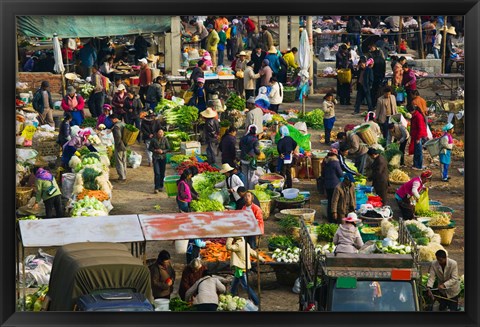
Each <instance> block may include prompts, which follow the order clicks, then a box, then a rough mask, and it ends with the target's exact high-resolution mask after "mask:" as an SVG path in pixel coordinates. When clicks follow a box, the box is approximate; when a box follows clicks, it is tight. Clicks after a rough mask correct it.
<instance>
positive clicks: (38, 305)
mask: <svg viewBox="0 0 480 327" xmlns="http://www.w3.org/2000/svg"><path fill="white" fill-rule="evenodd" d="M47 293H48V285H41V286H40V289H39V290H38V291H36V292H35V293H33V294H28V295H26V296H25V307H24V308H23V309H24V310H25V311H36V312H38V311H40V310H41V309H42V304H43V301H44V300H45V295H47ZM18 305H19V306H20V307H23V298H21V299H19V300H18Z"/></svg>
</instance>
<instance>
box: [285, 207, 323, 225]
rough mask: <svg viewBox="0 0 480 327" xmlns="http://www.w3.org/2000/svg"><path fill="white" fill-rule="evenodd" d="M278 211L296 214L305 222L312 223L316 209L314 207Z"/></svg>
mask: <svg viewBox="0 0 480 327" xmlns="http://www.w3.org/2000/svg"><path fill="white" fill-rule="evenodd" d="M280 213H283V214H285V215H292V216H297V217H301V218H303V220H304V221H305V223H307V224H312V223H313V221H314V220H315V213H316V211H315V210H314V209H303V208H302V209H285V210H282V211H280Z"/></svg>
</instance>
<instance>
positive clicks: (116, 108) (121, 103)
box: [112, 84, 127, 121]
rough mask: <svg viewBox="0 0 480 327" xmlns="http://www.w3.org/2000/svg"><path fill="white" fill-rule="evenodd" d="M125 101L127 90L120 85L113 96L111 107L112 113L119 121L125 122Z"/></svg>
mask: <svg viewBox="0 0 480 327" xmlns="http://www.w3.org/2000/svg"><path fill="white" fill-rule="evenodd" d="M126 99H127V89H126V88H125V85H123V84H120V85H119V86H118V88H117V93H115V95H114V96H113V99H112V106H113V113H114V114H116V115H118V116H119V117H120V120H123V121H126V113H127V112H126V111H125V108H124V107H125V100H126Z"/></svg>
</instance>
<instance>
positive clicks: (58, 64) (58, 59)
mask: <svg viewBox="0 0 480 327" xmlns="http://www.w3.org/2000/svg"><path fill="white" fill-rule="evenodd" d="M53 56H54V58H55V66H54V67H53V70H55V71H56V72H57V73H60V74H63V73H64V72H65V66H64V65H63V58H62V48H61V47H60V41H58V36H57V34H53Z"/></svg>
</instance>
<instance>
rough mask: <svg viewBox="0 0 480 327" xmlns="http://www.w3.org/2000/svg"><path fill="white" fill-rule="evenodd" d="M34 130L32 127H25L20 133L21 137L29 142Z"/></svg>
mask: <svg viewBox="0 0 480 327" xmlns="http://www.w3.org/2000/svg"><path fill="white" fill-rule="evenodd" d="M36 130H37V129H36V128H35V127H33V126H26V127H25V128H24V129H23V131H22V136H23V137H24V138H25V140H28V141H31V140H32V139H33V135H34V134H35V131H36Z"/></svg>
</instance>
